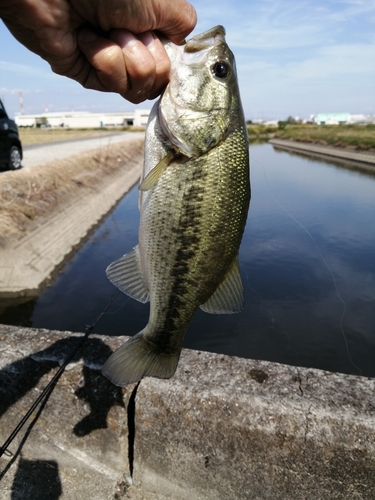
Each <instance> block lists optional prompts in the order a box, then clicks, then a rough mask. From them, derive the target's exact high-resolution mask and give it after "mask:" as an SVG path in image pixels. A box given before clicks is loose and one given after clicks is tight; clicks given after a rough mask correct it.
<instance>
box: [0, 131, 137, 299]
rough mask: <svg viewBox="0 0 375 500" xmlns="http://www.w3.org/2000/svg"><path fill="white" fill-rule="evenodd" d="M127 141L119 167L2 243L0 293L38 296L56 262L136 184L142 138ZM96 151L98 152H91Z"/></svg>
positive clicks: (15, 295)
mask: <svg viewBox="0 0 375 500" xmlns="http://www.w3.org/2000/svg"><path fill="white" fill-rule="evenodd" d="M128 144H130V141H128V143H127V147H129V146H128ZM131 145H132V146H133V150H134V153H133V155H132V157H131V158H129V159H127V161H126V163H121V165H122V166H121V168H118V169H117V170H115V171H114V172H113V173H112V174H109V175H102V176H101V177H100V178H98V181H97V185H96V187H95V188H81V189H80V190H77V192H75V193H74V195H72V196H71V197H68V201H65V202H64V203H63V204H62V206H58V207H57V209H54V210H53V211H52V212H51V213H50V214H48V215H47V216H44V217H43V219H42V220H41V221H40V222H38V223H36V224H34V226H33V227H31V228H30V229H28V230H27V231H25V232H23V233H22V234H21V236H19V237H18V238H17V239H16V240H10V241H7V242H6V244H5V245H4V246H2V247H0V297H3V298H7V297H22V296H37V295H38V294H39V292H40V289H41V287H42V286H43V285H44V284H45V283H46V280H48V278H49V277H50V276H51V274H52V273H53V271H54V270H55V269H56V268H57V266H59V265H60V264H62V263H63V262H64V260H65V259H66V258H67V257H68V256H69V254H71V252H72V251H73V250H74V249H75V247H76V246H77V245H78V244H79V243H80V242H81V241H82V239H83V238H84V237H85V236H86V235H87V234H88V232H89V231H90V230H91V229H92V228H93V227H94V226H95V225H96V224H98V222H99V221H100V220H101V219H102V217H104V216H105V215H106V214H107V213H108V212H109V211H110V209H111V208H112V207H113V206H114V205H115V204H116V203H117V202H118V201H119V200H120V199H121V198H122V197H123V196H124V194H125V193H126V192H128V191H129V190H130V188H131V187H133V186H134V184H135V183H136V182H137V181H138V180H139V178H140V175H141V170H142V164H143V139H134V140H133V141H132V142H131ZM96 151H99V152H100V150H95V151H94V152H93V154H96Z"/></svg>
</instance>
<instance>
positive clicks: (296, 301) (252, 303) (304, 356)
mask: <svg viewBox="0 0 375 500" xmlns="http://www.w3.org/2000/svg"><path fill="white" fill-rule="evenodd" d="M251 181H252V200H251V207H250V212H249V218H248V223H247V226H246V231H245V234H244V238H243V243H242V246H241V249H240V263H241V272H242V275H243V279H244V285H245V294H246V295H245V299H246V305H245V308H244V310H243V311H242V312H241V313H240V314H237V315H228V316H213V315H208V314H205V313H203V312H202V311H198V312H197V314H196V315H195V317H194V319H193V321H192V323H191V325H190V327H189V329H188V333H187V335H186V337H185V340H184V346H185V347H190V348H195V349H203V350H208V351H213V352H219V353H225V354H231V355H237V356H242V357H248V358H258V359H265V360H272V361H278V362H282V363H289V364H293V365H302V366H308V367H317V368H323V369H328V370H332V371H341V372H346V373H355V374H362V375H367V376H375V361H374V360H375V308H374V301H375V259H374V251H373V249H374V248H375V225H374V223H373V221H374V219H375V196H374V192H375V178H374V177H372V176H368V175H365V174H361V173H359V172H356V171H350V170H346V169H339V168H337V167H336V166H333V165H331V164H330V163H327V162H323V161H322V160H319V161H316V160H312V159H309V158H303V157H301V156H299V155H291V154H289V153H288V152H284V151H274V149H273V148H272V146H270V145H268V144H266V145H254V146H252V148H251ZM137 198H138V191H137V189H136V188H134V189H133V190H132V191H131V193H129V195H127V196H126V197H125V198H124V199H123V200H122V201H121V203H120V204H119V205H118V206H117V208H116V209H115V210H114V211H113V212H112V213H111V214H110V215H109V216H108V218H107V219H106V221H105V222H104V223H103V224H102V226H101V227H100V228H99V229H98V230H97V231H96V232H95V233H94V234H93V236H92V237H91V238H90V239H89V241H88V242H87V243H86V244H85V245H84V247H83V248H82V249H81V250H80V251H79V252H78V253H77V254H76V255H75V256H74V258H73V259H72V260H71V261H70V262H69V263H68V264H67V266H66V267H65V269H64V270H63V271H62V273H61V274H60V275H59V276H58V277H57V279H56V281H55V283H54V284H53V285H52V286H51V287H50V288H48V289H47V290H45V291H44V292H43V293H42V294H41V296H40V297H39V299H38V300H36V301H34V302H29V303H27V304H23V305H22V306H21V307H17V308H13V310H12V309H10V308H9V307H7V309H6V310H5V312H4V311H3V312H2V313H1V312H0V322H4V323H13V324H20V323H22V324H25V325H27V324H31V325H32V326H34V327H45V328H51V329H61V330H72V331H82V330H83V329H84V325H85V324H87V323H91V322H92V321H93V320H94V319H95V318H96V317H97V315H98V314H99V312H100V311H101V310H102V309H103V308H104V306H105V304H106V303H107V302H108V300H109V299H110V297H111V296H112V294H113V293H114V291H115V289H114V287H113V285H111V283H109V281H108V280H107V279H106V277H105V274H104V269H105V268H106V266H107V265H108V264H109V263H110V262H112V261H113V260H115V259H116V258H118V257H119V256H121V255H122V254H123V253H126V252H127V251H129V250H130V249H131V248H132V247H133V246H134V245H135V244H136V243H137V230H138V222H139V216H138V207H137ZM147 318H148V306H147V305H143V304H140V303H138V302H136V301H134V300H131V299H128V298H127V297H126V296H120V297H119V298H118V299H116V301H115V303H114V304H113V306H112V308H111V310H110V311H109V312H108V313H107V314H106V315H105V316H104V318H103V319H102V321H101V322H100V323H99V325H98V327H97V328H96V331H97V332H98V333H103V334H111V335H119V334H124V335H125V334H126V335H128V334H129V335H132V334H134V333H136V332H138V331H139V330H141V329H142V328H143V327H144V325H145V323H146V322H147Z"/></svg>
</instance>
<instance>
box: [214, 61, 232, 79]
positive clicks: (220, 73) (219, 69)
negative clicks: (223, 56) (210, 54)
mask: <svg viewBox="0 0 375 500" xmlns="http://www.w3.org/2000/svg"><path fill="white" fill-rule="evenodd" d="M229 71H230V69H229V64H227V63H226V62H223V61H217V62H216V63H215V64H214V65H213V66H212V73H213V74H214V75H215V76H217V77H218V78H226V77H227V76H228V75H229Z"/></svg>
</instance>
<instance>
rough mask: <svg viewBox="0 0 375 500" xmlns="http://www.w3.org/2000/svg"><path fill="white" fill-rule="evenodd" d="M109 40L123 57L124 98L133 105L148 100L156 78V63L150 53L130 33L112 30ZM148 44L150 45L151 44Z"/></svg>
mask: <svg viewBox="0 0 375 500" xmlns="http://www.w3.org/2000/svg"><path fill="white" fill-rule="evenodd" d="M110 38H111V39H112V40H114V41H116V43H117V44H118V46H119V47H120V48H121V50H122V53H123V57H124V62H125V68H126V72H127V77H128V90H127V92H126V95H124V97H125V98H126V99H128V100H129V101H131V102H133V103H135V104H137V103H139V102H142V101H144V100H145V99H148V97H149V95H150V92H151V91H152V89H153V87H154V82H155V77H156V62H155V59H154V57H153V55H152V53H151V52H150V51H149V50H148V48H147V47H146V46H145V45H144V44H143V42H142V41H141V40H140V39H139V38H138V37H136V36H134V35H133V34H132V33H130V31H127V30H114V31H113V32H112V33H111V35H110ZM146 38H148V39H149V37H146ZM150 43H151V45H152V43H153V42H150Z"/></svg>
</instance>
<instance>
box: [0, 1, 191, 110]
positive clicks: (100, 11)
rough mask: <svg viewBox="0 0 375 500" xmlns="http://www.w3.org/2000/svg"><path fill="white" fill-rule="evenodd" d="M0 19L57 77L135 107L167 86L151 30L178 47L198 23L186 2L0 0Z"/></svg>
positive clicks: (164, 59)
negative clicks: (118, 97)
mask: <svg viewBox="0 0 375 500" xmlns="http://www.w3.org/2000/svg"><path fill="white" fill-rule="evenodd" d="M0 17H1V18H2V20H3V21H4V23H5V25H6V26H7V27H8V29H9V30H10V32H11V33H12V34H13V35H14V36H15V38H17V40H18V41H20V42H21V43H22V44H23V45H25V46H26V47H27V48H28V49H30V50H32V51H33V52H35V53H36V54H38V55H40V56H41V57H42V58H43V59H45V60H46V61H47V62H48V63H49V64H50V65H51V68H52V70H53V71H54V72H55V73H57V74H59V75H64V76H67V77H69V78H72V79H74V80H76V81H77V82H79V83H81V84H82V85H83V86H84V87H85V88H89V89H94V90H101V91H104V92H117V93H119V94H120V95H121V96H123V97H124V98H125V99H127V100H129V101H131V102H133V103H135V104H137V103H139V102H142V101H144V100H146V99H153V98H155V97H157V96H158V95H159V94H160V92H161V91H162V90H163V88H164V87H165V85H166V84H167V83H168V77H169V69H170V61H169V58H168V56H167V54H166V52H165V50H164V47H163V45H162V43H161V42H160V40H159V39H158V37H157V36H156V35H155V33H154V32H155V31H158V32H160V33H161V34H163V35H164V36H165V37H167V38H169V39H170V40H172V42H174V43H180V42H181V41H182V40H183V39H184V38H185V37H186V36H187V35H188V34H189V33H190V32H191V31H192V30H193V28H194V26H195V23H196V13H195V10H194V8H193V7H192V6H191V5H190V4H189V3H188V2H187V1H186V0H173V2H169V1H168V0H70V1H69V0H2V1H1V4H0Z"/></svg>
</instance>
